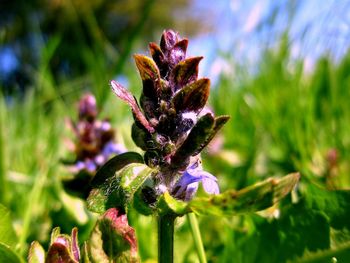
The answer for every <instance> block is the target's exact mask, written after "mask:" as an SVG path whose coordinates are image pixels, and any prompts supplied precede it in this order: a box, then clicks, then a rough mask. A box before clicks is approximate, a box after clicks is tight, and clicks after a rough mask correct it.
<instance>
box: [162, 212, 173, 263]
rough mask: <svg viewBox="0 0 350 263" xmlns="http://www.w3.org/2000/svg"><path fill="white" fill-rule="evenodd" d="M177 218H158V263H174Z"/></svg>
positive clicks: (167, 216)
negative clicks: (175, 223)
mask: <svg viewBox="0 0 350 263" xmlns="http://www.w3.org/2000/svg"><path fill="white" fill-rule="evenodd" d="M174 222H175V216H173V215H162V216H159V218H158V262H159V263H173V262H174Z"/></svg>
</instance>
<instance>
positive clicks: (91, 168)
mask: <svg viewBox="0 0 350 263" xmlns="http://www.w3.org/2000/svg"><path fill="white" fill-rule="evenodd" d="M85 168H86V170H87V171H89V172H90V173H93V172H95V171H96V168H97V167H96V164H95V163H94V162H93V161H91V160H86V161H85Z"/></svg>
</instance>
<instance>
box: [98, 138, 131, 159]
mask: <svg viewBox="0 0 350 263" xmlns="http://www.w3.org/2000/svg"><path fill="white" fill-rule="evenodd" d="M123 152H126V149H125V147H124V146H123V145H122V144H119V143H114V142H113V141H110V142H108V143H106V145H105V146H104V147H103V150H102V155H103V156H105V157H106V158H109V156H110V155H112V154H121V153H123Z"/></svg>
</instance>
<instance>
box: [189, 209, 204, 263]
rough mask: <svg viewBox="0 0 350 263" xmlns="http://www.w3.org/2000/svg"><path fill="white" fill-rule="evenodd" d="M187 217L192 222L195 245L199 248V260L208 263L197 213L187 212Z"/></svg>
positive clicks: (201, 262)
mask: <svg viewBox="0 0 350 263" xmlns="http://www.w3.org/2000/svg"><path fill="white" fill-rule="evenodd" d="M187 218H188V221H189V223H190V228H191V232H192V237H193V241H194V245H195V247H196V250H197V255H198V259H199V262H200V263H207V259H206V256H205V251H204V247H203V242H202V238H201V233H200V230H199V226H198V221H197V218H196V215H195V214H194V213H189V214H187Z"/></svg>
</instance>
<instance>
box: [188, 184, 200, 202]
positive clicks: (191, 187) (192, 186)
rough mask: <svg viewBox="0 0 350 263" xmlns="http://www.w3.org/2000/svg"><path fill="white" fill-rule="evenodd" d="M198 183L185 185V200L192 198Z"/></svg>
mask: <svg viewBox="0 0 350 263" xmlns="http://www.w3.org/2000/svg"><path fill="white" fill-rule="evenodd" d="M198 185H199V183H198V182H195V183H191V184H189V185H188V186H187V189H186V196H185V201H190V200H191V199H192V198H193V196H194V195H195V194H196V193H197V190H198Z"/></svg>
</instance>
